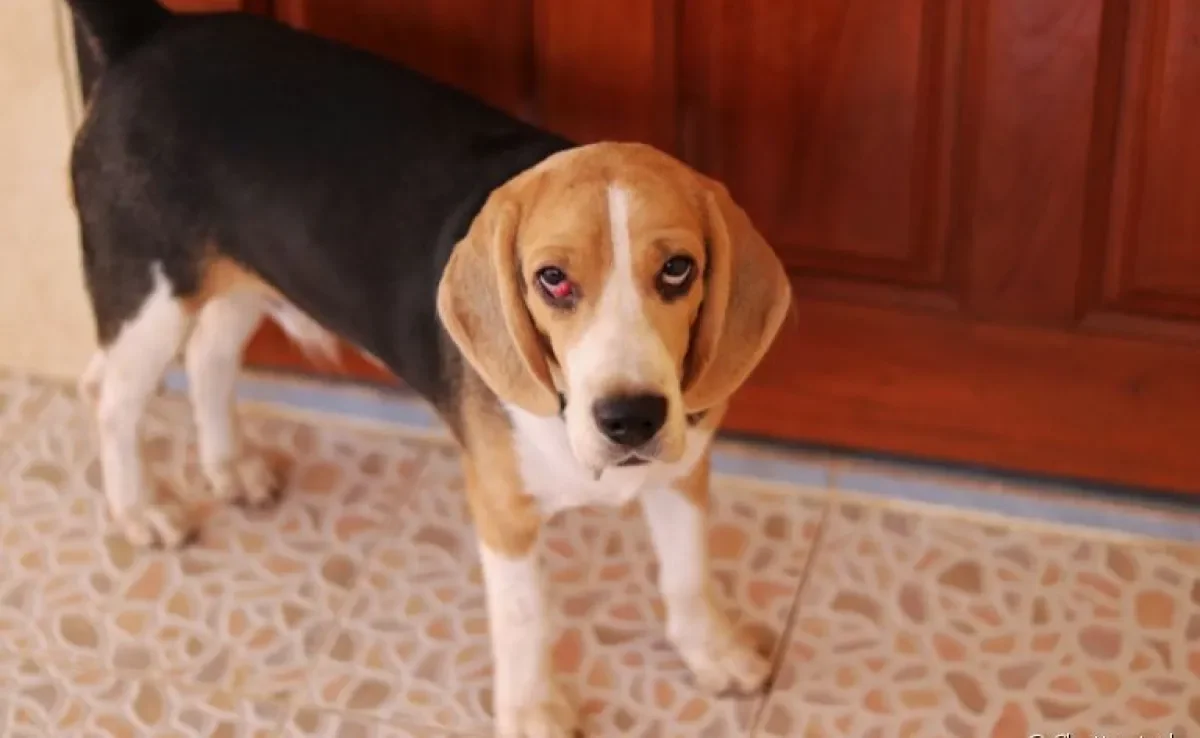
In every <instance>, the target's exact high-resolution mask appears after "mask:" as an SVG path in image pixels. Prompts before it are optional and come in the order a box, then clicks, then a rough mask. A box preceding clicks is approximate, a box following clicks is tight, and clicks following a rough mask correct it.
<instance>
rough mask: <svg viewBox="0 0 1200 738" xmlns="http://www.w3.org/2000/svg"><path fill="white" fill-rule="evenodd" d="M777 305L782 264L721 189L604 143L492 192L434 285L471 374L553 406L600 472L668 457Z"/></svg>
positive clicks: (523, 403)
mask: <svg viewBox="0 0 1200 738" xmlns="http://www.w3.org/2000/svg"><path fill="white" fill-rule="evenodd" d="M790 302H791V290H790V287H789V284H788V280H787V277H786V275H785V274H784V270H783V265H782V264H781V263H780V261H779V259H778V257H777V256H776V255H775V253H774V252H773V251H772V250H771V248H770V247H769V246H768V245H767V243H766V242H765V241H764V240H763V238H762V236H761V235H759V233H758V232H757V231H756V230H755V229H754V227H753V226H752V225H751V223H750V221H749V219H748V218H747V216H746V213H745V212H744V211H743V210H742V209H741V208H740V207H738V206H737V205H736V204H735V203H734V202H733V201H732V200H731V199H730V197H729V193H728V192H727V191H726V190H725V188H724V187H723V186H722V185H720V184H718V183H716V182H714V181H712V180H710V179H708V178H706V177H704V176H702V175H700V174H698V173H697V172H695V171H693V170H692V169H690V168H688V167H687V166H685V165H684V164H682V163H680V162H679V161H677V160H675V159H673V158H671V157H669V156H667V155H666V154H663V153H661V152H659V151H656V150H655V149H652V148H650V147H648V146H643V145H639V144H615V143H604V144H594V145H591V146H584V147H581V148H577V149H572V150H569V151H565V152H562V153H559V154H556V155H554V156H552V157H550V158H548V159H546V160H545V161H544V162H542V163H541V164H539V165H538V166H536V167H534V168H532V169H530V170H528V171H526V172H524V173H522V174H521V175H519V176H517V177H515V178H514V179H513V180H512V181H510V182H508V183H507V184H505V185H504V186H503V187H501V188H499V189H498V190H496V191H495V192H494V193H493V194H492V196H491V197H490V199H489V200H488V202H487V204H486V205H485V206H484V208H483V210H482V211H481V212H480V213H479V215H478V216H477V217H476V219H475V222H474V223H473V224H472V226H471V229H470V231H469V233H468V234H467V236H466V238H464V239H463V241H462V242H461V243H459V244H458V245H457V247H456V248H455V251H454V253H453V255H452V256H451V258H450V261H449V263H448V265H447V267H446V270H445V273H444V275H443V277H442V281H441V284H440V287H439V290H438V313H439V314H440V316H441V319H442V322H443V323H444V325H445V326H446V329H447V331H448V332H449V334H450V336H451V337H452V338H453V339H454V341H455V343H456V344H457V345H458V346H459V348H460V349H461V351H462V352H463V354H464V356H465V357H466V359H467V360H468V362H470V364H471V366H472V367H474V369H475V370H476V371H477V372H478V373H479V374H480V375H481V376H482V378H483V380H484V382H486V383H487V385H488V386H489V387H490V388H491V389H492V391H494V392H495V393H496V394H497V395H498V396H499V397H500V398H501V399H502V400H504V401H506V402H509V403H512V404H515V405H517V406H519V407H521V408H523V409H525V410H527V411H529V412H532V413H536V414H539V415H552V414H557V413H559V412H560V409H561V411H562V412H563V415H564V419H565V422H566V425H567V434H568V437H569V438H570V442H571V447H572V450H573V452H574V454H575V456H576V458H577V459H578V460H579V462H580V463H582V464H583V465H585V466H586V467H588V468H590V469H592V470H593V471H595V472H597V473H598V472H599V471H600V470H601V469H603V468H605V467H607V466H610V465H629V464H636V463H640V462H646V461H673V460H676V459H678V458H679V457H680V455H681V454H682V453H683V446H684V435H685V431H686V429H687V418H688V416H689V415H690V414H694V413H699V412H703V411H705V410H708V409H709V408H712V407H715V406H717V405H719V404H721V403H723V402H724V401H725V400H727V399H728V398H729V396H730V395H731V394H733V392H734V391H735V390H736V389H737V388H738V387H739V386H740V385H741V384H742V382H743V381H744V380H745V379H746V377H747V376H748V375H749V374H750V372H751V370H752V369H753V368H754V367H755V365H756V364H757V363H758V362H759V360H760V359H761V358H762V356H763V354H764V353H765V352H766V350H767V348H768V347H769V346H770V344H771V342H772V341H773V340H774V337H775V334H776V333H777V332H778V330H779V326H780V324H781V323H782V321H783V318H784V316H785V314H786V313H787V310H788V307H789V305H790ZM560 398H561V399H562V400H565V408H561V407H560Z"/></svg>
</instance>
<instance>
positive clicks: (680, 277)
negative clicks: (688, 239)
mask: <svg viewBox="0 0 1200 738" xmlns="http://www.w3.org/2000/svg"><path fill="white" fill-rule="evenodd" d="M695 271H696V262H695V261H694V260H692V258H691V257H690V256H672V257H671V258H670V259H667V261H666V263H665V264H663V266H662V269H660V270H659V271H658V290H659V292H661V293H662V295H663V297H667V298H671V297H678V296H680V295H682V294H684V293H685V292H687V288H688V287H689V286H690V285H691V283H692V276H693V275H694V274H695Z"/></svg>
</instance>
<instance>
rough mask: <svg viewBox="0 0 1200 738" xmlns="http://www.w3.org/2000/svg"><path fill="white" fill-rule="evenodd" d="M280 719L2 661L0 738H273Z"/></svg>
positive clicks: (86, 673)
mask: <svg viewBox="0 0 1200 738" xmlns="http://www.w3.org/2000/svg"><path fill="white" fill-rule="evenodd" d="M285 715H286V710H285V709H284V707H283V706H282V705H280V704H277V703H273V702H268V701H253V700H246V699H242V698H239V697H236V696H234V695H232V694H230V693H228V692H225V691H222V690H219V689H208V688H203V687H190V688H183V687H180V686H178V685H174V684H169V683H165V682H163V681H161V680H157V679H153V678H140V679H139V678H128V677H123V676H120V675H116V674H113V673H112V672H109V671H106V670H104V669H102V668H99V667H97V666H95V665H91V666H78V667H75V668H71V667H70V666H64V665H62V664H56V663H48V662H47V661H46V660H45V659H44V658H43V659H38V660H37V661H35V660H33V659H31V658H17V659H0V735H5V736H10V737H11V738H34V737H35V736H36V737H37V738H47V736H55V738H70V737H73V736H87V737H88V738H277V736H279V735H280V724H281V722H282V721H283V719H284V717H285Z"/></svg>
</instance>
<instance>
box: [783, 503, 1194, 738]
mask: <svg viewBox="0 0 1200 738" xmlns="http://www.w3.org/2000/svg"><path fill="white" fill-rule="evenodd" d="M761 728H762V733H763V734H764V735H767V736H805V737H810V736H811V737H814V738H815V737H816V736H850V735H853V736H862V737H863V738H874V737H880V738H882V737H883V736H934V735H939V736H955V737H963V738H967V737H991V738H1017V737H1019V736H1029V735H1033V734H1036V733H1045V734H1050V735H1054V734H1059V733H1070V734H1071V735H1075V736H1091V735H1164V736H1165V735H1169V734H1171V732H1172V731H1174V735H1175V736H1187V735H1200V549H1198V548H1194V547H1187V546H1183V545H1174V544H1160V543H1153V542H1147V543H1145V544H1140V545H1139V544H1126V543H1111V542H1105V541H1102V540H1099V539H1089V538H1086V537H1081V536H1078V535H1071V534H1067V533H1058V532H1044V530H1031V529H1028V528H1026V527H1023V526H1020V525H990V524H983V523H977V522H972V521H966V520H961V519H954V518H947V517H942V516H932V515H928V514H923V513H922V512H919V511H911V510H903V511H901V510H896V509H889V508H888V507H886V506H882V505H864V504H859V503H843V504H840V505H839V506H838V507H837V508H835V511H834V514H833V515H832V518H831V521H830V523H829V527H828V529H827V531H826V534H825V543H824V544H823V545H822V547H821V550H820V551H819V552H818V553H817V554H816V555H815V559H814V562H813V570H812V573H811V576H810V579H809V580H808V582H807V583H806V585H805V588H804V591H803V593H802V595H801V600H800V608H799V612H798V617H797V620H796V623H795V629H794V632H793V638H792V640H791V642H790V643H789V644H788V646H787V650H786V652H785V661H784V666H783V670H782V672H781V674H780V678H779V680H778V682H777V684H776V690H775V692H774V694H773V695H772V696H771V698H770V700H769V703H768V705H767V707H766V709H765V711H764V717H763V721H762V724H761Z"/></svg>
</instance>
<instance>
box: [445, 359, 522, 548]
mask: <svg viewBox="0 0 1200 738" xmlns="http://www.w3.org/2000/svg"><path fill="white" fill-rule="evenodd" d="M461 402H462V404H461V423H462V434H463V442H462V465H463V476H464V478H465V481H466V492H467V502H468V504H469V505H470V507H471V515H472V518H473V519H474V523H475V531H476V535H477V536H478V537H479V539H480V540H481V541H482V542H483V544H484V545H485V546H487V547H488V548H489V549H491V550H492V551H494V552H496V553H500V554H504V555H507V556H511V557H517V556H524V555H525V554H527V553H529V551H530V550H531V549H532V548H533V545H534V544H535V543H536V542H537V539H538V534H539V532H540V530H541V524H542V515H541V511H540V510H539V509H538V507H537V503H536V502H535V500H534V499H533V498H532V497H530V496H529V495H528V494H527V493H526V492H525V487H524V484H523V483H522V482H521V476H520V471H519V469H518V464H517V457H516V453H515V451H514V450H513V439H512V428H511V426H510V425H509V422H508V419H507V418H505V417H504V415H503V413H502V411H501V409H500V407H499V405H498V404H497V402H496V399H495V398H494V397H493V396H491V394H490V393H489V392H488V390H487V388H486V387H485V386H484V385H483V382H482V381H481V380H480V379H479V377H477V376H475V375H474V373H472V372H470V371H468V372H466V373H465V377H464V382H463V387H462V397H461Z"/></svg>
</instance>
